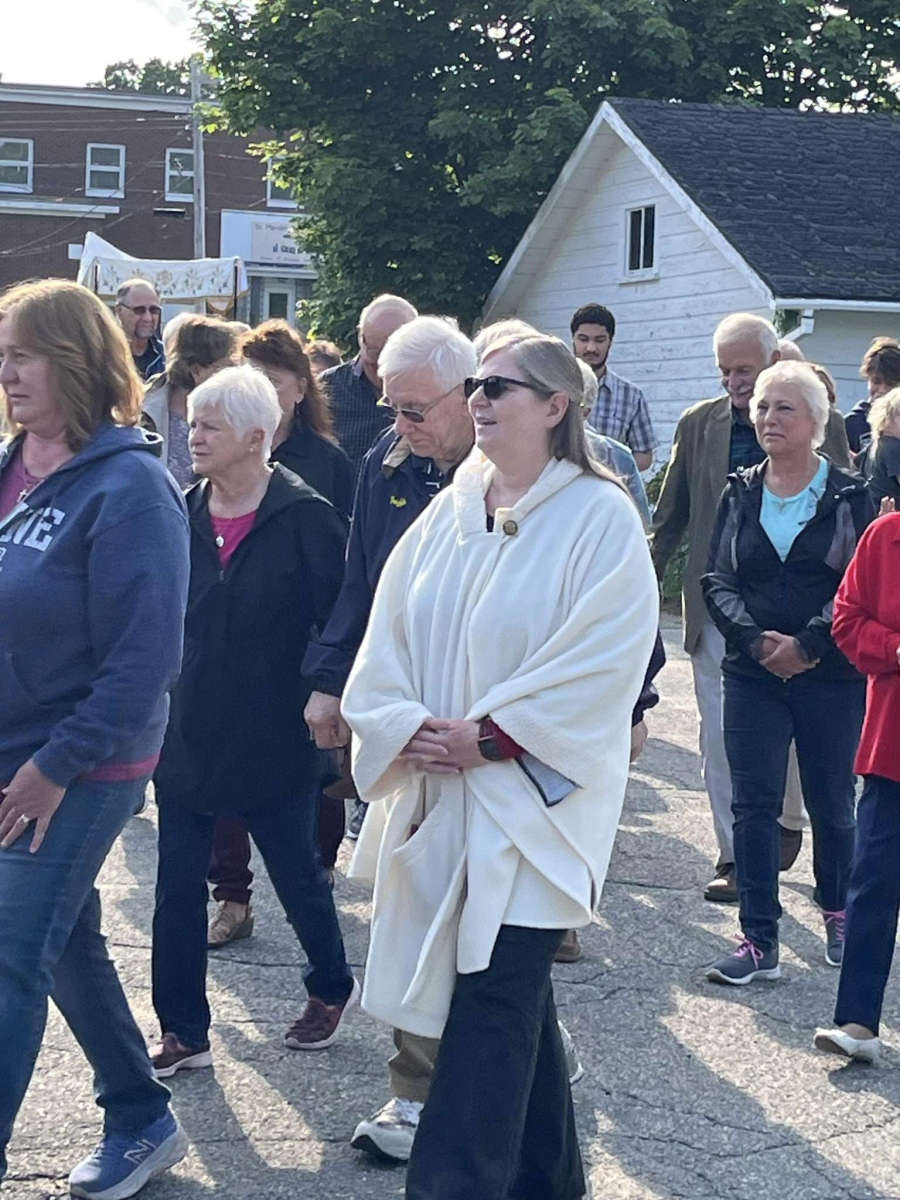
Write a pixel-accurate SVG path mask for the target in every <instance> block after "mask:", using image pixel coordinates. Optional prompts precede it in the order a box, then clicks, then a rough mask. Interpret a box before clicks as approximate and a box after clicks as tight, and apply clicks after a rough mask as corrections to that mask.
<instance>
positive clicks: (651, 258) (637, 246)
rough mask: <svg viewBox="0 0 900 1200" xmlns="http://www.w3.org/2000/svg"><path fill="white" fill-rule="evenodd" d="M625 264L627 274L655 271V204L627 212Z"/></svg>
mask: <svg viewBox="0 0 900 1200" xmlns="http://www.w3.org/2000/svg"><path fill="white" fill-rule="evenodd" d="M627 220H628V228H627V238H628V242H627V249H626V259H625V266H626V270H627V272H628V274H629V275H637V274H648V273H650V272H654V273H655V271H656V205H655V204H648V205H647V206H646V207H645V208H632V209H629V210H628V213H627Z"/></svg>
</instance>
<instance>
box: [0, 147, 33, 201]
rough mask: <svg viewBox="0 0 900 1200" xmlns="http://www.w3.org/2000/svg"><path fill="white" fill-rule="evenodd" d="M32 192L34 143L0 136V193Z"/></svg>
mask: <svg viewBox="0 0 900 1200" xmlns="http://www.w3.org/2000/svg"><path fill="white" fill-rule="evenodd" d="M33 191H34V142H32V141H30V140H29V139H27V138H5V137H3V135H2V134H0V192H33Z"/></svg>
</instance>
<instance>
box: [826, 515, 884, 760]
mask: <svg viewBox="0 0 900 1200" xmlns="http://www.w3.org/2000/svg"><path fill="white" fill-rule="evenodd" d="M832 633H833V635H834V640H835V641H836V642H837V644H838V646H840V648H841V650H843V652H844V654H846V656H847V657H848V658H849V659H850V661H851V662H852V663H853V664H854V665H855V666H856V667H857V668H858V669H859V670H860V671H862V672H863V673H864V674H865V675H868V677H869V680H868V690H867V694H866V719H865V722H864V723H863V731H862V738H861V740H860V743H859V750H858V751H857V754H856V770H857V772H858V773H859V774H860V775H881V776H883V777H884V778H885V779H893V780H894V781H895V782H898V783H900V662H898V660H897V650H898V648H900V513H891V514H890V515H889V516H885V517H880V518H879V519H878V520H877V521H875V522H874V523H873V524H872V525H870V526H869V528H868V529H867V530H866V532H865V533H864V534H863V536H862V538H861V539H860V542H859V546H858V547H857V550H856V554H855V555H854V557H853V561H852V562H851V563H850V566H849V567H848V569H847V573H846V575H845V576H844V578H843V581H842V582H841V586H840V587H839V588H838V592H837V595H836V596H835V598H834V624H833V625H832Z"/></svg>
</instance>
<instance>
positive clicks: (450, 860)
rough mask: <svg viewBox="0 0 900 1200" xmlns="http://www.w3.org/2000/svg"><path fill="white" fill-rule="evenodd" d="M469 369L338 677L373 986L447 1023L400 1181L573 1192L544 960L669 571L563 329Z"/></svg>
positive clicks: (554, 1194)
mask: <svg viewBox="0 0 900 1200" xmlns="http://www.w3.org/2000/svg"><path fill="white" fill-rule="evenodd" d="M481 373H482V375H483V376H484V377H485V378H482V379H480V380H470V381H468V382H467V388H466V390H467V394H469V396H470V399H469V405H470V409H471V412H472V416H473V418H474V421H475V429H476V447H475V449H474V450H473V452H472V454H471V455H470V457H469V458H468V459H467V460H466V462H465V463H464V464H463V465H462V466H461V467H460V468H459V470H458V471H457V473H456V476H455V479H454V483H453V486H452V488H449V489H448V490H447V491H446V492H444V493H442V494H441V495H440V496H438V497H437V499H435V500H434V501H433V502H432V504H431V506H430V507H429V508H428V510H427V511H426V512H425V513H424V514H423V516H422V517H420V518H419V520H418V521H417V522H416V524H415V525H414V526H412V528H411V529H409V531H408V532H407V533H406V534H405V535H404V537H403V538H402V539H401V541H400V542H399V543H398V545H397V547H396V548H395V550H394V552H393V554H392V555H391V557H390V559H389V560H388V563H387V565H386V567H385V569H384V573H383V574H382V577H381V582H380V584H379V587H378V591H377V594H376V597H375V603H374V606H373V610H372V615H371V619H370V622H369V627H368V631H367V633H366V637H365V640H364V642H363V645H362V648H361V650H360V653H359V656H358V658H357V661H356V665H355V667H354V670H353V673H352V675H351V677H350V681H349V683H348V686H347V690H346V692H345V696H344V704H343V710H344V715H345V717H346V719H347V721H348V723H349V724H350V727H351V728H352V730H353V732H354V734H355V735H356V736H355V738H354V755H353V772H354V776H355V779H356V783H357V786H358V788H359V791H360V795H361V796H362V797H363V799H364V800H366V801H368V802H369V803H370V804H373V808H371V809H370V810H369V816H368V819H367V821H366V824H365V826H364V828H363V834H362V837H361V839H360V843H359V846H358V849H357V853H356V856H355V859H354V863H353V868H352V872H351V873H352V874H353V875H354V876H355V877H356V878H372V879H374V880H375V900H374V912H373V919H372V934H371V946H370V951H369V960H368V968H367V973H366V985H365V992H364V999H363V1003H364V1006H365V1007H366V1008H367V1009H368V1011H369V1012H371V1013H372V1014H373V1015H374V1016H377V1017H379V1018H381V1019H383V1020H384V1021H387V1022H390V1023H392V1024H393V1025H395V1026H396V1027H398V1028H400V1029H405V1030H409V1032H411V1033H415V1034H419V1035H421V1036H424V1037H441V1038H442V1041H441V1048H440V1051H439V1054H438V1059H437V1063H436V1067H435V1074H434V1079H433V1082H432V1086H431V1092H430V1095H429V1099H428V1103H427V1105H426V1107H425V1110H424V1112H423V1114H422V1118H421V1122H420V1126H419V1130H418V1133H417V1135H416V1139H415V1142H414V1144H413V1151H412V1156H411V1158H410V1164H409V1174H408V1177H407V1188H406V1195H407V1197H408V1200H507V1198H508V1197H514V1198H515V1200H578V1197H581V1196H583V1195H584V1194H585V1181H584V1175H583V1172H582V1167H581V1159H580V1155H579V1151H578V1144H577V1140H576V1136H575V1129H574V1119H573V1112H572V1101H571V1095H570V1093H569V1084H568V1079H567V1073H566V1068H565V1059H564V1054H563V1049H562V1044H561V1041H560V1037H559V1031H558V1028H557V1022H556V1014H555V1008H554V1004H553V994H552V988H551V983H550V969H551V965H552V962H553V957H554V954H555V952H556V950H557V948H558V946H559V943H560V941H561V940H562V937H563V935H564V932H565V931H566V930H567V929H572V928H576V927H581V926H585V925H587V924H589V923H590V921H591V914H592V911H593V908H594V906H595V904H596V903H597V900H598V898H599V895H600V890H601V887H602V884H603V880H604V877H605V874H606V869H607V866H608V863H609V857H610V853H611V850H612V844H613V839H614V837H615V832H616V826H617V822H618V818H619V814H620V811H621V807H622V800H623V797H624V793H625V785H626V781H627V775H628V759H629V747H630V727H631V712H632V708H633V706H634V703H635V701H636V699H637V696H638V692H639V690H640V687H641V681H642V679H643V676H644V669H645V667H646V664H647V659H648V657H649V655H650V651H651V648H652V646H653V642H654V637H655V633H656V621H657V590H656V583H655V579H654V574H653V570H652V567H651V564H650V558H649V554H648V552H647V547H646V544H645V540H644V534H643V530H642V528H641V522H640V519H639V517H638V515H637V512H636V510H635V508H634V506H633V504H632V503H631V501H630V500H629V499H628V496H627V495H626V493H625V492H624V491H623V490H622V489H621V488H620V487H619V486H618V484H617V483H616V482H615V481H614V480H613V479H612V478H611V477H609V476H606V475H604V472H603V469H602V468H600V467H597V466H596V464H594V463H593V462H592V460H591V459H590V458H589V457H588V454H587V451H586V449H585V442H584V431H583V426H582V420H581V415H580V412H579V405H580V401H581V396H582V386H583V385H582V377H581V372H580V370H579V368H578V364H577V362H576V360H575V358H574V357H573V356H572V354H571V352H570V351H569V350H568V348H567V347H566V346H565V345H564V343H563V342H561V341H559V340H558V339H556V338H548V337H531V338H518V339H516V338H511V339H509V340H508V341H506V342H501V343H499V344H496V345H494V346H492V348H491V350H490V352H489V353H488V355H487V356H486V358H485V359H484V360H483V362H482V366H481ZM379 801H380V802H381V803H376V802H379Z"/></svg>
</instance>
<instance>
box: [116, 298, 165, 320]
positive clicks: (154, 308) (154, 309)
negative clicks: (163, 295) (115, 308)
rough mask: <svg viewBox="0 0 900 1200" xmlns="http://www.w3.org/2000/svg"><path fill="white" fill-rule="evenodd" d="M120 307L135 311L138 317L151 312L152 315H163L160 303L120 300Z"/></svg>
mask: <svg viewBox="0 0 900 1200" xmlns="http://www.w3.org/2000/svg"><path fill="white" fill-rule="evenodd" d="M119 308H127V309H128V311H129V312H133V313H134V315H135V316H136V317H142V316H143V315H144V314H145V313H149V314H150V316H151V317H159V316H161V315H162V309H161V308H160V307H159V305H158V304H123V303H122V301H121V300H120V301H119Z"/></svg>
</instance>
